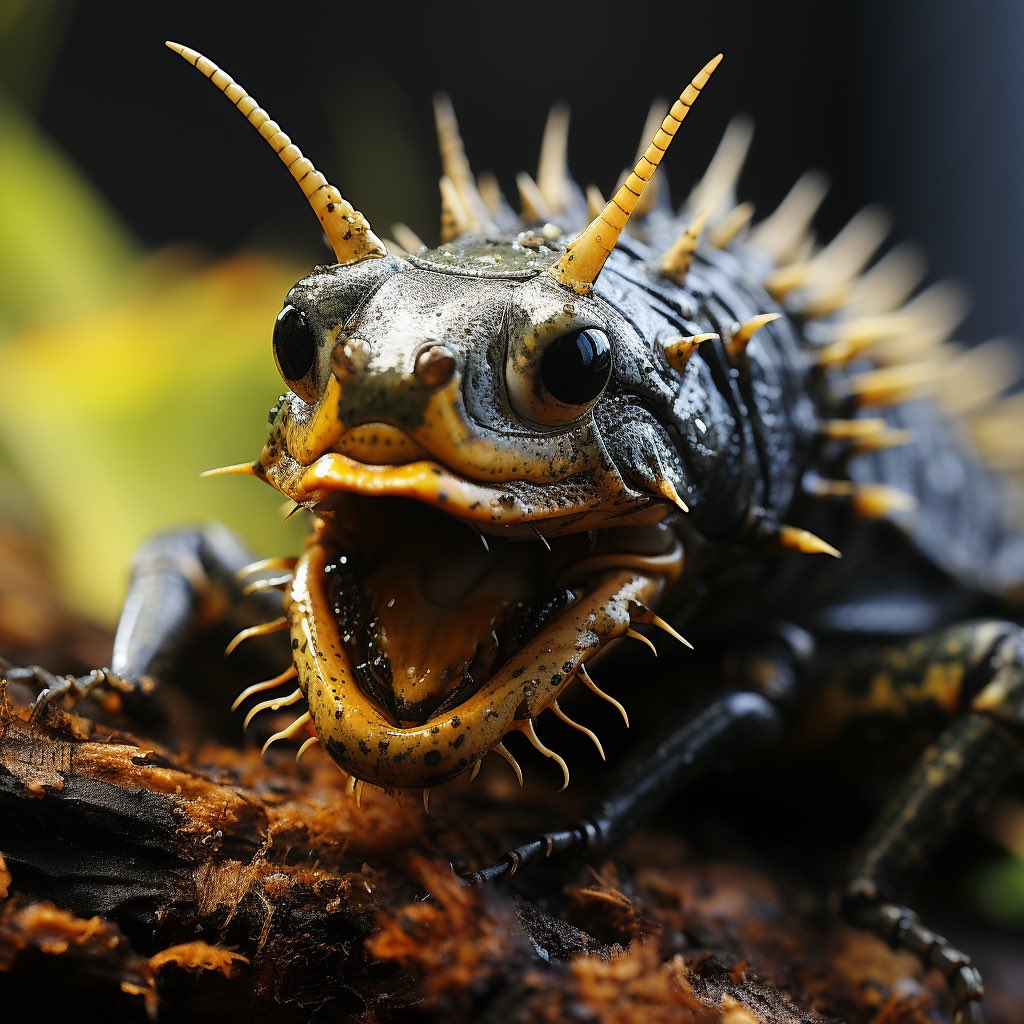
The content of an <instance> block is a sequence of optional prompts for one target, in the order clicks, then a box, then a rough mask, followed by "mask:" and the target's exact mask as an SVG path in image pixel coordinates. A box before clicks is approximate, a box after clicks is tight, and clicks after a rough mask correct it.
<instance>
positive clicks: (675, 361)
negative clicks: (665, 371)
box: [665, 334, 718, 373]
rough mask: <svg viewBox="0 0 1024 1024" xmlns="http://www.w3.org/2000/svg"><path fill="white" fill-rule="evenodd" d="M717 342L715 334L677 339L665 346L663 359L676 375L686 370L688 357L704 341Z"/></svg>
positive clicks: (694, 335)
mask: <svg viewBox="0 0 1024 1024" xmlns="http://www.w3.org/2000/svg"><path fill="white" fill-rule="evenodd" d="M717 340H718V335H717V334H693V335H691V336H690V337H688V338H677V339H676V340H675V341H670V342H668V343H667V344H666V345H665V358H666V359H667V360H668V365H669V366H671V367H672V369H673V370H675V371H676V373H682V372H683V371H684V370H685V369H686V364H687V362H688V361H689V359H690V356H692V355H693V353H694V352H696V351H697V348H698V347H699V346H700V345H702V344H703V343H704V342H705V341H717Z"/></svg>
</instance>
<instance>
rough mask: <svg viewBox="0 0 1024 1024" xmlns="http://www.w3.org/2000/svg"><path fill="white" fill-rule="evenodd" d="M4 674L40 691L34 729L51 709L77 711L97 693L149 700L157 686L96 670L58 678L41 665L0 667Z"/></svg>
mask: <svg viewBox="0 0 1024 1024" xmlns="http://www.w3.org/2000/svg"><path fill="white" fill-rule="evenodd" d="M0 670H2V672H3V676H4V678H5V679H7V681H8V682H11V683H23V684H25V685H27V686H29V687H33V688H35V689H37V690H38V691H39V692H38V695H37V696H36V699H35V700H34V701H33V702H32V714H31V716H30V718H29V721H30V722H31V723H32V724H33V725H34V724H35V723H37V722H39V721H41V720H42V718H43V717H44V716H45V714H46V712H47V709H48V708H50V707H51V706H53V705H55V704H64V703H66V704H68V705H69V706H71V707H74V706H75V705H76V704H77V703H78V702H79V701H81V700H82V699H84V698H85V697H87V696H89V694H91V693H92V692H93V691H94V690H97V689H103V690H108V691H110V692H111V693H116V694H118V695H119V696H121V697H122V698H127V699H131V698H133V697H139V696H142V697H148V696H149V695H150V694H151V693H152V692H153V683H152V682H151V681H150V680H148V679H145V680H142V681H141V682H138V683H136V682H134V681H132V680H130V679H126V678H125V677H124V676H121V675H118V674H117V673H116V672H113V671H111V670H110V669H109V668H96V669H93V670H92V671H91V672H88V673H86V674H85V675H84V676H58V675H55V674H54V673H53V672H50V671H49V670H48V669H45V668H41V667H40V666H39V665H29V666H26V667H24V668H10V667H8V666H7V665H0Z"/></svg>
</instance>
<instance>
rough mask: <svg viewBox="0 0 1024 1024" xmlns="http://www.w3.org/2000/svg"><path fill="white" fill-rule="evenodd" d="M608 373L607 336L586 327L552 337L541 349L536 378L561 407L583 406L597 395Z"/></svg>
mask: <svg viewBox="0 0 1024 1024" xmlns="http://www.w3.org/2000/svg"><path fill="white" fill-rule="evenodd" d="M611 370H612V346H611V343H610V342H609V341H608V335H607V334H605V333H604V331H601V330H598V329H597V328H596V327H586V328H584V329H583V330H581V331H572V332H570V333H569V334H563V335H562V336H561V337H559V338H555V340H554V341H553V342H551V344H550V345H548V347H547V348H546V349H545V351H544V356H543V358H542V359H541V364H540V379H541V383H542V384H543V385H544V388H545V390H546V391H547V392H548V394H550V395H551V396H552V398H554V399H556V400H557V401H559V402H562V403H564V404H565V405H586V404H587V402H590V401H593V399H595V398H597V396H598V395H599V394H600V393H601V391H602V389H603V388H604V386H605V384H607V383H608V377H609V375H610V374H611Z"/></svg>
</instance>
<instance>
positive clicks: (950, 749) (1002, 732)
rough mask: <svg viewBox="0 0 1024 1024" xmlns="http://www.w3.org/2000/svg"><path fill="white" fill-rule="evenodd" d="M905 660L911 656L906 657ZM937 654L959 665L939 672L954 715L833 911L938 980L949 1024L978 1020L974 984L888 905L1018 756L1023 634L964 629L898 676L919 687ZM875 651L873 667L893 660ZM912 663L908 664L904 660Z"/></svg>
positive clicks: (920, 654) (978, 985) (888, 811)
mask: <svg viewBox="0 0 1024 1024" xmlns="http://www.w3.org/2000/svg"><path fill="white" fill-rule="evenodd" d="M911 651H913V655H911V654H910V652H911ZM940 651H941V652H943V665H944V667H945V668H947V669H948V667H949V665H950V657H951V656H956V657H959V658H960V659H961V662H960V667H961V669H962V671H960V672H959V673H950V672H948V671H946V672H944V673H943V675H944V676H945V678H946V679H948V680H950V683H949V685H951V686H954V685H955V688H956V691H957V692H956V693H950V694H947V695H946V696H947V698H952V699H955V700H957V701H958V702H960V703H962V704H963V705H964V706H965V708H964V713H963V715H962V717H961V718H959V719H958V720H956V721H955V722H954V723H953V724H952V725H951V726H949V727H948V728H947V729H946V730H945V731H944V732H943V733H942V734H941V735H940V736H939V738H938V739H937V740H936V741H935V743H933V744H932V745H931V746H930V747H929V748H928V749H927V750H926V751H925V752H924V753H923V754H922V755H921V757H920V759H919V760H918V762H917V764H916V765H915V766H914V768H913V770H912V771H911V773H910V774H909V775H908V776H907V778H906V779H905V780H904V782H903V783H902V785H901V786H900V787H899V789H898V790H897V791H896V792H895V793H894V794H893V796H892V798H891V800H890V802H889V804H888V805H887V807H886V808H885V809H884V811H883V813H882V814H881V815H880V817H879V819H878V821H877V823H876V825H875V827H874V828H873V829H872V831H871V832H870V833H869V834H868V836H867V837H866V839H865V841H864V843H863V844H862V846H861V848H860V849H859V851H858V852H857V854H856V856H855V857H854V862H853V866H852V870H851V873H850V880H849V882H848V883H847V885H846V889H845V892H844V899H843V908H844V912H845V913H846V915H847V917H848V918H849V919H850V920H851V922H853V923H854V924H857V925H860V926H861V927H864V928H868V929H870V930H872V931H874V932H876V933H878V934H879V935H881V936H882V937H883V938H885V939H886V940H888V941H889V942H890V943H892V944H893V945H894V946H902V947H904V948H906V949H908V950H910V951H911V952H913V953H916V954H917V955H918V956H919V957H920V958H921V960H922V961H923V963H925V964H926V965H927V966H931V967H936V968H938V969H939V970H940V971H941V972H942V974H943V976H944V977H945V978H946V980H947V982H948V984H949V986H950V989H951V990H952V992H953V997H954V1001H955V1006H956V1012H957V1021H958V1024H977V1022H980V1021H981V1020H982V1014H981V998H982V994H983V987H982V982H981V976H980V975H979V973H978V971H977V969H976V968H975V967H974V965H973V964H972V963H971V959H970V957H969V956H967V954H965V953H962V952H960V951H959V950H957V949H955V948H954V947H953V946H952V945H951V944H950V943H949V942H948V941H947V939H945V938H944V937H943V936H941V935H937V934H935V933H934V932H932V931H930V930H929V929H928V928H926V927H925V926H924V925H923V924H922V923H921V921H920V919H919V918H918V916H917V915H916V914H915V913H914V912H913V911H912V910H910V909H909V908H908V907H906V906H904V905H903V904H902V903H901V902H899V901H898V900H897V898H896V894H897V893H898V892H899V891H900V890H901V889H902V888H903V887H904V884H905V883H906V881H907V880H908V879H909V878H910V876H911V875H912V874H914V873H915V872H917V871H920V870H921V869H923V868H924V867H925V866H926V865H927V863H928V860H929V858H930V857H931V855H932V854H933V853H934V851H935V850H936V849H937V848H938V847H939V846H940V845H941V844H942V843H943V842H944V840H945V839H946V838H947V837H948V835H949V834H950V832H951V831H952V830H953V829H954V828H955V827H956V826H957V825H958V824H959V823H960V822H962V821H963V820H965V819H967V818H969V817H970V816H972V815H973V814H974V813H976V812H977V810H978V807H979V806H980V805H981V804H983V803H984V802H985V801H986V800H987V799H988V798H989V797H990V796H991V795H992V793H993V792H994V791H995V790H996V789H997V788H998V786H999V784H1000V783H1001V782H1002V780H1003V779H1004V777H1005V776H1006V775H1007V773H1008V772H1009V771H1010V770H1011V768H1012V767H1013V765H1014V763H1015V760H1016V758H1018V757H1019V756H1020V754H1021V751H1022V750H1024V630H1022V629H1021V627H1019V626H1017V625H1015V624H1013V623H992V622H984V623H974V624H968V625H966V626H959V627H956V628H955V629H951V630H947V631H945V632H944V633H942V634H939V635H937V636H936V637H932V638H928V640H927V641H926V642H924V643H921V642H920V641H918V642H916V645H911V646H907V647H906V648H904V649H903V652H902V658H897V659H896V660H898V661H899V662H900V663H901V665H902V666H903V667H904V669H905V671H907V672H908V673H915V672H916V673H917V674H918V675H919V676H920V677H921V678H924V677H925V676H926V675H927V673H928V671H929V669H934V666H935V664H936V662H935V661H934V660H931V658H930V657H929V656H931V657H934V656H935V654H936V652H940ZM894 653H895V651H894V649H891V650H890V651H888V652H885V654H884V655H883V657H882V658H881V659H880V663H886V662H888V663H889V664H891V663H892V661H893V655H894ZM914 655H916V657H915V656H914Z"/></svg>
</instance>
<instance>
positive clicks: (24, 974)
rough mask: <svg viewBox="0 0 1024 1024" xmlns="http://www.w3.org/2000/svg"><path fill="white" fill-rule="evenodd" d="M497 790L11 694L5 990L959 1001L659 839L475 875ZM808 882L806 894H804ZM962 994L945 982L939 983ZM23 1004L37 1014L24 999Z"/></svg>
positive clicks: (186, 1009)
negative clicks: (347, 770) (205, 740)
mask: <svg viewBox="0 0 1024 1024" xmlns="http://www.w3.org/2000/svg"><path fill="white" fill-rule="evenodd" d="M492 799H495V797H494V795H493V794H489V793H488V792H487V790H486V789H485V790H484V791H483V792H482V793H477V794H475V795H473V796H470V795H469V791H465V792H461V793H460V792H452V793H451V794H450V795H449V796H448V797H447V799H446V800H445V801H444V802H443V805H442V807H441V808H440V809H439V810H438V811H437V813H435V815H434V816H432V817H427V816H425V815H424V813H423V810H422V808H421V807H420V806H418V805H416V804H412V803H409V802H405V804H404V806H399V804H398V803H397V802H396V801H395V800H393V799H392V798H390V797H388V796H387V795H385V794H383V793H380V792H377V791H369V790H368V791H367V792H366V793H365V794H364V797H363V800H362V806H361V807H359V806H357V805H356V803H355V802H354V800H352V799H351V798H349V797H347V796H346V795H345V793H344V784H343V780H342V779H341V777H340V776H339V775H338V773H337V771H336V770H335V769H334V768H333V767H332V766H331V765H330V764H329V763H328V762H327V761H326V759H325V758H323V757H322V756H321V757H320V758H319V759H318V760H313V759H309V760H308V763H307V762H306V761H305V760H304V763H303V764H302V765H300V766H298V767H297V766H296V765H295V763H294V760H293V759H292V758H291V757H290V756H288V755H287V754H286V753H282V754H280V755H276V756H273V757H271V758H269V760H268V762H264V761H263V760H261V759H260V757H259V756H258V754H257V753H256V752H255V751H254V750H252V749H248V750H243V751H238V750H234V749H231V748H229V747H223V746H213V745H211V746H207V747H205V748H203V749H200V750H198V751H195V752H193V753H184V754H182V753H175V752H173V751H171V750H169V749H166V748H164V747H162V746H160V745H159V744H157V743H154V742H150V741H146V740H144V739H142V738H140V737H138V736H135V735H133V734H130V733H127V732H123V731H118V730H116V729H113V728H111V727H108V726H104V725H100V724H97V723H95V722H93V721H90V720H89V719H87V718H85V717H83V716H81V715H78V714H74V713H67V712H62V711H55V712H52V713H51V714H50V715H49V716H48V717H47V719H46V720H45V721H44V722H42V723H40V724H37V725H35V726H33V725H31V724H30V723H29V721H28V714H27V709H26V708H25V707H19V706H18V705H16V704H15V703H14V701H13V700H12V699H11V697H10V696H9V695H8V694H6V693H5V694H4V695H3V699H2V703H0V848H2V852H3V855H4V858H5V861H6V868H5V869H4V873H3V875H2V876H0V878H2V881H3V883H4V884H3V886H2V887H0V888H2V890H5V891H6V892H5V895H6V899H5V900H4V901H3V902H2V903H0V991H2V992H3V1002H4V1005H5V1006H8V1007H12V1008H13V1007H17V1008H19V1009H20V1010H21V1012H23V1013H25V1014H26V1015H27V1014H28V1013H29V1012H32V1013H33V1014H38V1013H39V1012H40V1011H41V1010H44V1009H47V1008H49V1009H53V1010H61V1009H69V1008H74V1007H76V1006H81V1005H82V999H83V997H89V998H91V997H95V998H102V999H103V1000H107V1001H108V1003H106V1004H105V1005H110V1006H116V1007H117V1008H118V1012H119V1014H121V1015H122V1016H123V1019H139V1020H142V1019H144V1018H145V1017H146V1016H147V1014H148V1015H153V1014H159V1018H160V1019H161V1020H163V1019H172V1020H173V1019H175V1018H176V1017H178V1016H181V1015H184V1014H185V1013H188V1015H189V1018H190V1019H191V1020H204V1019H214V1018H215V1017H216V1016H220V1015H223V1014H224V1013H230V1014H231V1015H232V1017H237V1016H240V1015H241V1014H242V1013H244V1014H245V1015H246V1016H247V1017H249V1018H250V1019H253V1020H258V1021H262V1020H266V1021H271V1020H273V1021H293V1020H294V1021H299V1020H313V1019H315V1020H318V1021H321V1020H349V1019H365V1020H394V1019H417V1020H420V1019H422V1020H434V1019H437V1020H441V1019H445V1020H449V1021H450V1020H494V1021H498V1020H501V1021H503V1022H505V1021H516V1020H523V1021H532V1020H542V1021H543V1020H550V1021H561V1020H566V1019H574V1020H621V1021H630V1020H636V1021H660V1020H666V1021H668V1020H672V1021H694V1022H705V1021H707V1022H712V1021H725V1022H728V1024H749V1022H752V1021H756V1022H772V1024H795V1022H798V1021H800V1022H824V1021H826V1020H833V1019H845V1020H850V1021H879V1022H882V1021H884V1022H887V1024H897V1022H899V1024H911V1022H925V1021H931V1020H933V1019H936V1018H935V1017H934V1015H933V1012H932V1011H933V1006H934V999H933V993H932V990H929V989H928V988H926V987H924V986H923V985H922V984H921V982H920V981H919V978H920V972H919V971H918V969H917V967H916V964H915V963H914V961H913V960H912V959H911V958H910V957H907V956H897V955H895V954H892V953H890V952H888V951H887V950H886V949H885V947H884V946H883V945H882V944H881V943H879V942H876V941H875V940H874V939H872V938H871V937H869V936H866V935H864V934H862V933H859V932H856V931H854V930H850V929H846V928H844V927H842V926H840V925H838V924H836V922H835V921H834V919H832V918H831V917H830V916H829V915H828V914H827V913H825V912H824V910H823V906H822V904H821V902H820V899H814V898H810V901H809V902H808V899H809V897H808V894H806V893H804V894H798V893H796V892H793V891H792V890H787V889H786V888H784V887H781V886H780V885H779V884H778V883H777V882H774V881H773V880H771V879H770V878H769V877H767V876H766V875H765V874H763V873H762V872H759V871H757V870H755V869H753V868H749V867H743V866H741V865H739V864H732V865H730V864H722V863H708V862H699V861H695V860H692V859H687V858H686V857H685V856H684V857H682V858H679V857H677V853H678V851H676V850H674V849H673V847H671V846H669V845H666V843H664V842H660V841H659V842H655V841H654V838H653V837H648V840H647V842H646V843H641V844H639V845H634V847H633V849H632V852H631V854H630V855H629V856H628V857H623V858H620V859H619V861H618V862H616V863H609V864H607V865H606V866H605V867H604V868H603V869H602V870H601V871H600V872H596V871H593V869H591V870H590V871H588V870H586V869H583V870H581V871H578V872H573V873H571V874H570V877H569V879H568V882H569V884H565V881H566V880H565V879H559V878H558V877H557V875H556V876H551V875H548V876H547V877H546V878H545V880H544V881H543V883H542V884H541V885H540V886H539V888H538V887H537V886H536V884H535V886H534V888H532V889H529V890H524V891H523V893H521V894H519V895H516V894H514V892H513V891H511V890H507V889H506V890H481V889H470V888H467V887H466V886H464V885H463V884H462V883H461V882H460V881H459V880H458V879H457V878H456V877H455V876H454V875H453V873H452V871H451V868H450V863H449V862H450V860H451V859H452V858H453V857H455V858H460V857H461V858H469V859H480V858H484V857H486V855H487V852H488V850H493V848H494V843H493V839H492V840H491V841H489V842H485V841H483V840H482V838H481V836H480V834H479V830H478V829H477V828H475V827H474V823H475V822H477V821H478V820H479V819H480V814H481V807H482V804H483V803H486V802H487V801H488V800H492ZM801 906H803V907H805V908H806V909H799V908H800V907H801ZM940 1001H941V993H940ZM9 1019H17V1018H9Z"/></svg>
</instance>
